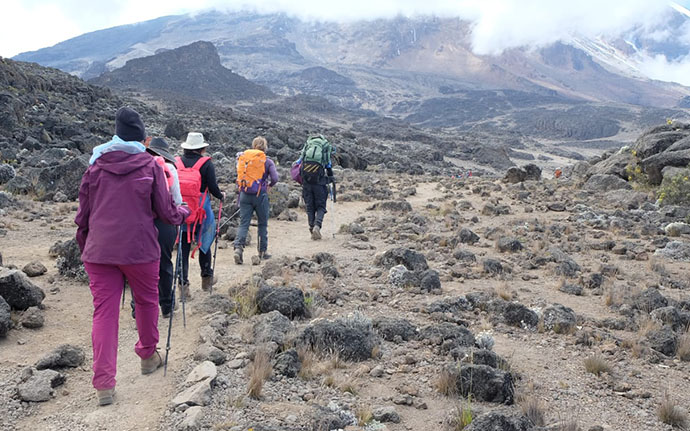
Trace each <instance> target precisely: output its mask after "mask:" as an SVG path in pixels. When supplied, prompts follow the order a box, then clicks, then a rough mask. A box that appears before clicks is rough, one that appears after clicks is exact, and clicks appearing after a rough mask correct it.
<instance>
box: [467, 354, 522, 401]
mask: <svg viewBox="0 0 690 431" xmlns="http://www.w3.org/2000/svg"><path fill="white" fill-rule="evenodd" d="M456 387H457V390H458V393H459V394H461V395H462V396H464V397H468V396H472V399H475V400H477V401H486V402H490V403H499V404H508V405H510V404H513V402H514V391H515V388H514V384H513V375H512V374H511V373H509V372H506V371H502V370H499V369H496V368H491V367H489V366H488V365H475V364H466V365H462V366H461V367H460V372H459V373H457V381H456Z"/></svg>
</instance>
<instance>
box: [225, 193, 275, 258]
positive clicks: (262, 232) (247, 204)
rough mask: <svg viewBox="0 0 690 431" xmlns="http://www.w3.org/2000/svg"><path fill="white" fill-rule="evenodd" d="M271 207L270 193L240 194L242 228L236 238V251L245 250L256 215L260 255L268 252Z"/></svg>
mask: <svg viewBox="0 0 690 431" xmlns="http://www.w3.org/2000/svg"><path fill="white" fill-rule="evenodd" d="M270 209H271V205H270V202H269V200H268V193H267V192H265V191H262V192H261V193H260V194H259V195H258V196H257V195H255V194H253V193H244V192H240V227H239V229H238V230H237V236H236V237H235V243H234V245H235V249H240V250H244V242H245V241H246V240H247V232H249V225H250V223H251V221H252V215H253V214H254V213H256V219H257V224H258V226H259V243H258V250H259V253H261V252H264V251H266V250H268V214H269V212H270Z"/></svg>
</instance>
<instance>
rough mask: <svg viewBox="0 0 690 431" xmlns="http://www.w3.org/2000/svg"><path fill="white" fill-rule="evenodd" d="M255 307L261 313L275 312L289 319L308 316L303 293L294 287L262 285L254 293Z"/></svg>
mask: <svg viewBox="0 0 690 431" xmlns="http://www.w3.org/2000/svg"><path fill="white" fill-rule="evenodd" d="M256 305H257V306H258V308H259V312H261V313H268V312H270V311H273V310H276V311H279V312H280V313H282V314H283V315H285V316H286V317H288V318H289V319H295V318H299V317H308V316H309V310H307V306H306V304H305V303H304V293H303V292H302V291H301V290H300V289H297V288H296V287H271V286H267V285H263V286H261V287H260V288H259V290H258V292H256Z"/></svg>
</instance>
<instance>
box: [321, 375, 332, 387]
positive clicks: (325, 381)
mask: <svg viewBox="0 0 690 431" xmlns="http://www.w3.org/2000/svg"><path fill="white" fill-rule="evenodd" d="M321 384H322V385H324V386H326V387H328V388H334V387H335V386H336V380H335V376H333V374H327V375H325V376H324V377H323V380H321Z"/></svg>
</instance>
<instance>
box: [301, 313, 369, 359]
mask: <svg viewBox="0 0 690 431" xmlns="http://www.w3.org/2000/svg"><path fill="white" fill-rule="evenodd" d="M298 344H301V345H304V346H306V347H309V348H311V349H314V350H316V351H318V352H320V353H321V354H338V355H339V356H340V357H341V358H342V359H344V360H346V361H366V360H368V359H371V357H372V352H373V350H374V347H376V346H377V345H378V338H377V337H376V334H375V332H374V329H373V326H372V323H371V320H369V319H368V318H367V317H365V316H364V315H362V314H360V313H358V312H355V313H354V314H353V315H351V316H349V317H346V318H340V319H335V320H318V321H316V322H314V323H313V324H310V325H309V326H307V327H306V328H305V329H304V331H303V332H302V334H301V335H300V337H299V340H298Z"/></svg>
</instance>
